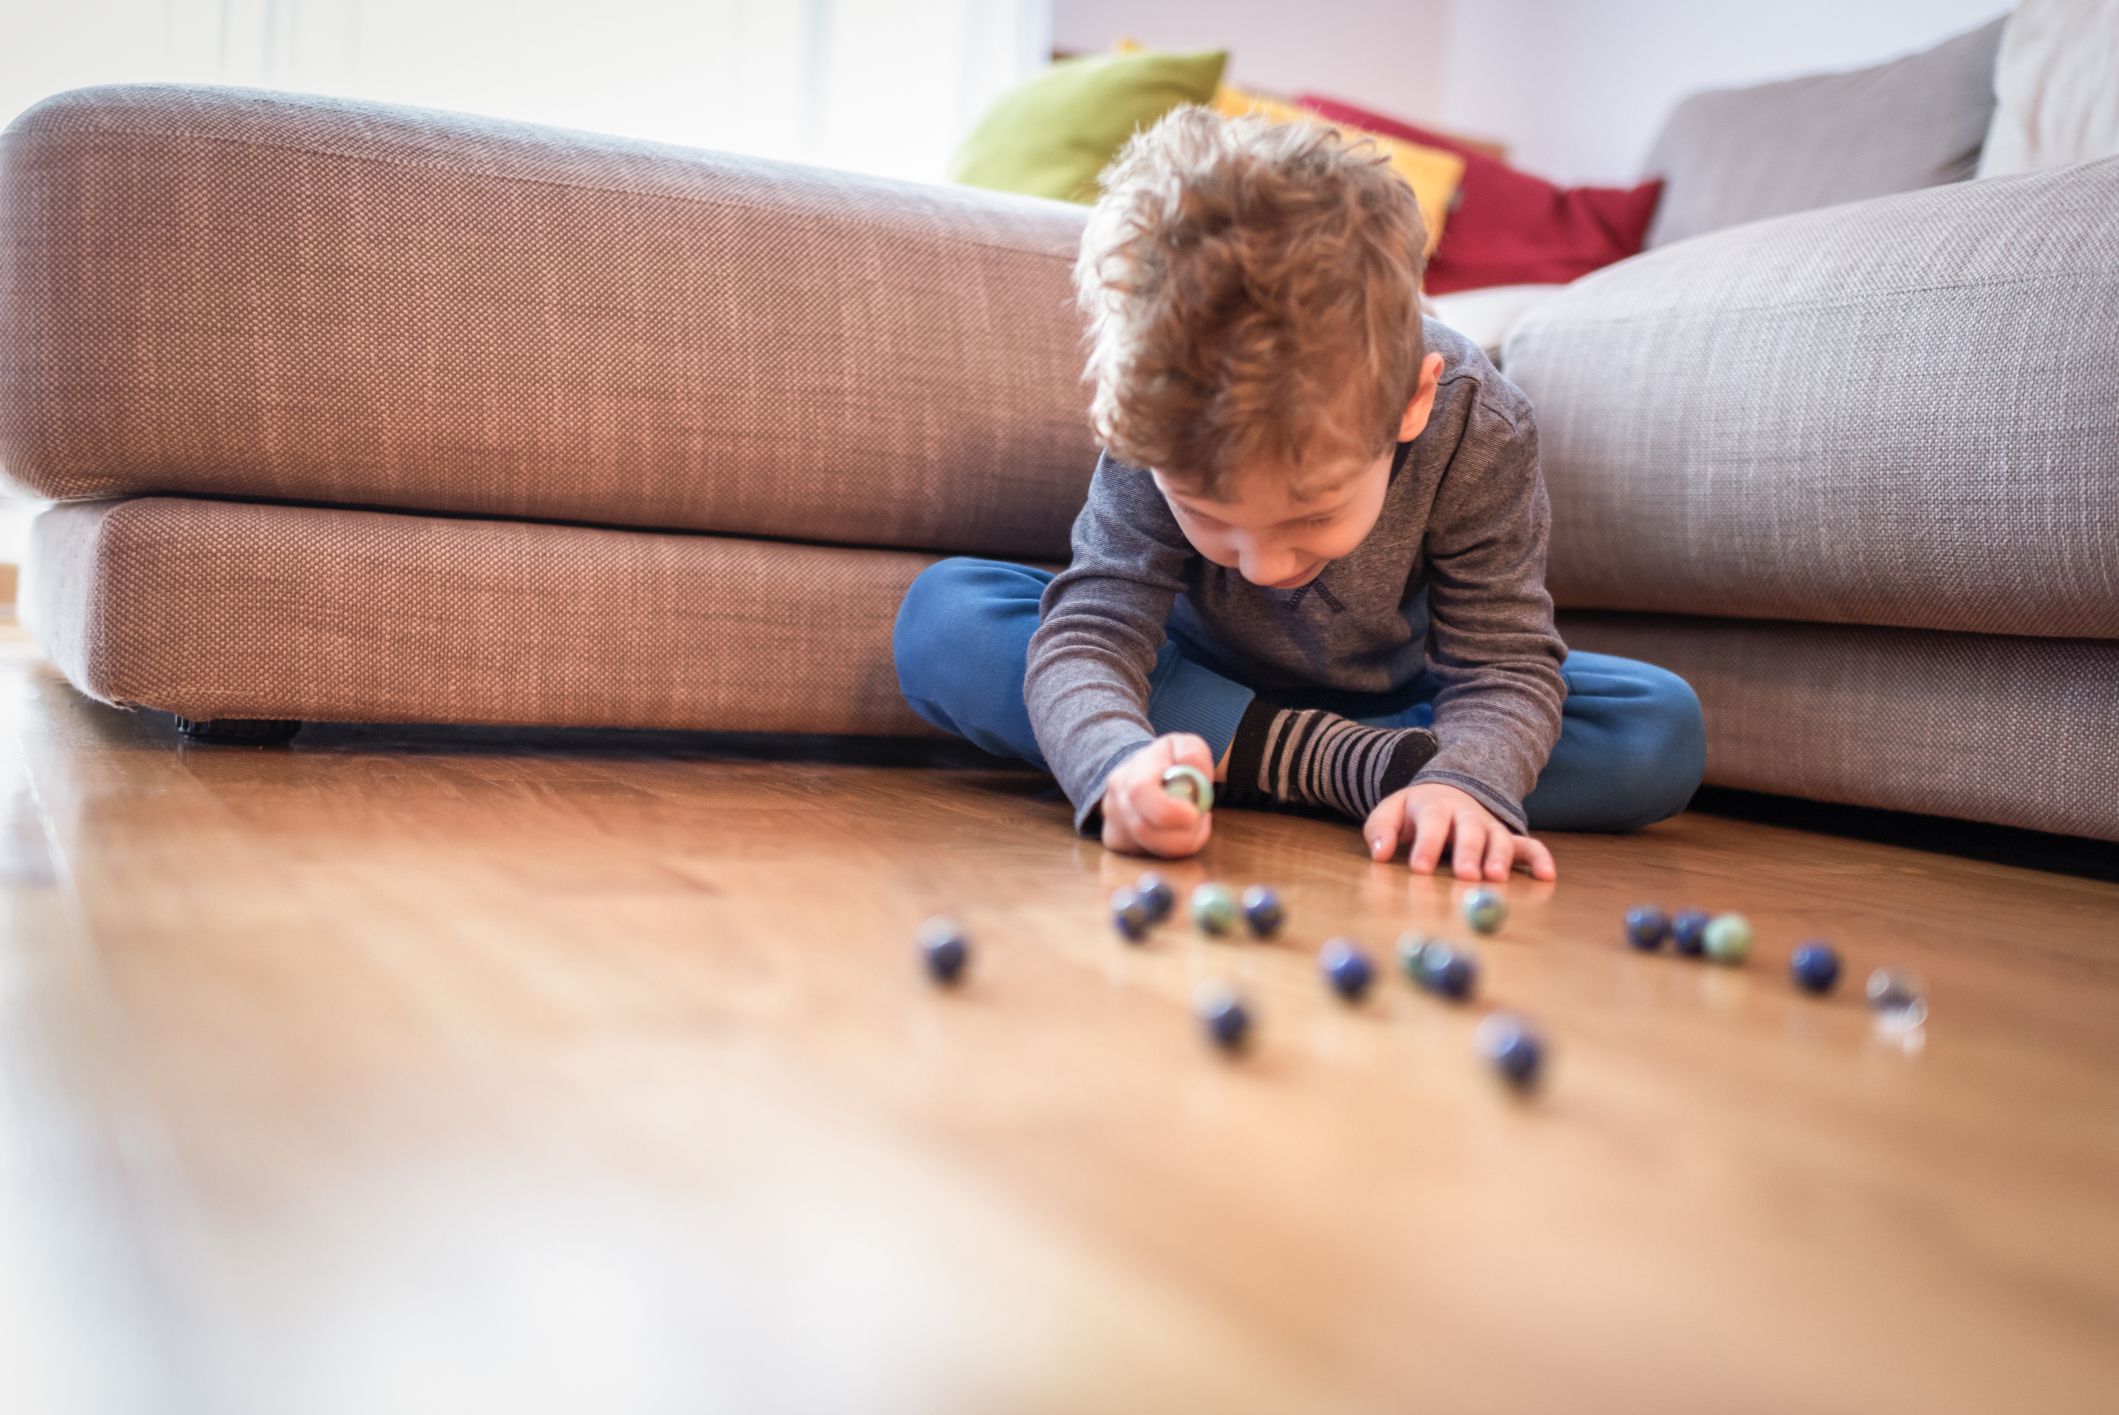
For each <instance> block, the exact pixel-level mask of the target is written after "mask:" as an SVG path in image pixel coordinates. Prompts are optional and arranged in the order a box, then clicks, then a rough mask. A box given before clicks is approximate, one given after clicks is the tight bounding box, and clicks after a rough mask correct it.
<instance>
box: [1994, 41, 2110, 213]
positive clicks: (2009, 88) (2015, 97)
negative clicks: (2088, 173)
mask: <svg viewBox="0 0 2119 1415" xmlns="http://www.w3.org/2000/svg"><path fill="white" fill-rule="evenodd" d="M1994 95H1995V105H1994V121H1993V123H1992V124H1991V125H1990V126H1989V127H1988V128H1987V140H1986V146H1985V147H1984V148H1982V149H1981V150H1980V154H1979V175H1980V176H1982V177H2006V176H2009V175H2010V174H2012V173H2016V172H2035V171H2037V170H2038V169H2039V168H2041V167H2065V166H2067V165H2068V164H2069V163H2071V162H2092V161H2095V160H2096V159H2097V158H2100V157H2113V156H2119V4H2114V3H2113V0H2023V3H2022V4H2020V5H2018V6H2017V7H2016V9H2015V12H2014V13H2012V14H2011V15H2010V16H2009V22H2008V28H2007V29H2006V30H2005V31H2003V33H2002V36H2001V57H2000V59H1999V60H1998V61H1997V63H1996V65H1995V70H1994Z"/></svg>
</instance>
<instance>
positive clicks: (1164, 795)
mask: <svg viewBox="0 0 2119 1415" xmlns="http://www.w3.org/2000/svg"><path fill="white" fill-rule="evenodd" d="M1173 766H1189V767H1195V768H1197V769H1198V770H1200V771H1202V772H1204V773H1205V774H1206V776H1207V779H1208V780H1209V781H1211V780H1213V779H1214V754H1213V753H1212V752H1211V751H1209V750H1208V748H1207V744H1206V740H1205V739H1204V738H1201V737H1195V736H1193V735H1192V734H1191V733H1189V732H1173V733H1170V734H1169V735H1167V736H1163V737H1158V738H1156V739H1155V740H1154V741H1153V742H1150V743H1149V744H1148V745H1147V746H1145V747H1142V748H1141V749H1140V750H1139V751H1137V752H1135V753H1134V754H1133V755H1132V756H1130V757H1127V758H1126V759H1125V760H1124V761H1122V762H1120V763H1119V764H1118V766H1117V767H1116V768H1114V769H1113V770H1112V772H1111V776H1110V778H1109V779H1108V780H1107V781H1105V783H1104V795H1103V799H1102V801H1101V802H1100V803H1099V804H1100V806H1101V808H1102V810H1103V817H1104V848H1105V849H1107V850H1117V851H1119V852H1121V853H1122V854H1127V855H1161V856H1163V857H1164V858H1165V859H1175V858H1178V857H1179V856H1184V855H1196V854H1198V853H1199V851H1200V849H1201V848H1202V847H1203V846H1205V845H1206V843H1207V836H1208V835H1209V834H1211V833H1212V831H1213V826H1214V815H1213V813H1212V812H1211V811H1202V810H1200V809H1199V808H1198V807H1197V806H1195V805H1193V804H1192V802H1191V800H1190V799H1189V798H1187V797H1185V796H1181V795H1180V796H1172V795H1171V794H1170V793H1169V792H1167V791H1165V790H1164V789H1163V779H1162V777H1163V772H1165V771H1167V770H1168V769H1169V768H1171V767H1173Z"/></svg>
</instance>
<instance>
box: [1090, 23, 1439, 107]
mask: <svg viewBox="0 0 2119 1415" xmlns="http://www.w3.org/2000/svg"><path fill="white" fill-rule="evenodd" d="M1452 8H1453V0H1052V42H1053V44H1054V46H1055V47H1057V48H1060V49H1068V50H1099V49H1109V48H1110V47H1111V45H1112V42H1113V41H1114V40H1116V39H1118V38H1119V37H1120V36H1121V35H1128V36H1131V37H1132V38H1134V39H1137V40H1139V41H1140V42H1141V43H1143V44H1146V45H1149V46H1150V47H1152V48H1156V49H1226V50H1228V51H1229V67H1228V71H1227V73H1226V75H1225V78H1226V80H1227V81H1228V82H1229V83H1233V84H1236V85H1238V86H1244V85H1249V86H1252V87H1255V88H1261V89H1265V90H1267V91H1268V92H1272V93H1287V94H1295V93H1301V92H1305V91H1310V92H1317V93H1330V94H1333V95H1335V96H1337V97H1342V98H1347V99H1351V100H1353V101H1355V102H1365V103H1368V104H1370V105H1372V106H1374V107H1376V108H1378V109H1380V110H1383V111H1387V112H1391V113H1396V114H1399V115H1402V116H1404V117H1407V118H1414V119H1418V118H1419V117H1421V116H1422V115H1423V114H1425V115H1426V116H1428V117H1430V118H1432V117H1436V116H1438V115H1439V110H1438V109H1435V108H1433V107H1432V106H1431V105H1430V101H1429V100H1430V99H1431V97H1432V96H1433V95H1434V94H1436V93H1437V92H1438V91H1439V87H1440V84H1441V82H1442V80H1443V74H1444V68H1445V65H1444V55H1445V52H1446V50H1447V48H1448V41H1449V31H1450V23H1451V10H1452Z"/></svg>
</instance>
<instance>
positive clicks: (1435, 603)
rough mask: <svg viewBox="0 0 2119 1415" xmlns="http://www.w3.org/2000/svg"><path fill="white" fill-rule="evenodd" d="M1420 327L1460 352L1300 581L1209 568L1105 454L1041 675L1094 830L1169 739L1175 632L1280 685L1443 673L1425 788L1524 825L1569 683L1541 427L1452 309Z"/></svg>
mask: <svg viewBox="0 0 2119 1415" xmlns="http://www.w3.org/2000/svg"><path fill="white" fill-rule="evenodd" d="M1421 326H1422V329H1423V331H1424V333H1425V336H1426V340H1427V348H1428V351H1429V352H1431V353H1439V354H1441V355H1442V359H1443V367H1442V375H1441V383H1440V386H1439V387H1438V388H1437V390H1436V393H1435V403H1434V407H1433V409H1432V410H1431V412H1430V413H1429V416H1428V422H1427V426H1426V427H1425V428H1424V429H1423V430H1422V431H1421V433H1420V435H1419V436H1418V437H1416V438H1414V439H1413V440H1412V441H1411V442H1402V443H1399V444H1398V447H1397V451H1396V454H1395V455H1394V457H1393V459H1392V463H1391V473H1390V487H1389V489H1388V491H1387V492H1386V493H1385V496H1384V503H1383V513H1382V515H1381V516H1379V517H1378V518H1377V521H1376V526H1375V529H1374V530H1372V531H1370V532H1369V535H1368V537H1367V539H1365V540H1363V541H1362V542H1361V544H1360V545H1358V546H1356V547H1355V548H1354V550H1353V551H1352V552H1351V553H1349V554H1347V555H1345V556H1342V557H1341V558H1339V559H1337V560H1334V561H1333V562H1331V563H1330V564H1329V565H1327V566H1326V567H1325V568H1324V570H1323V572H1322V573H1321V574H1320V575H1319V576H1318V577H1317V578H1316V579H1314V580H1312V581H1311V582H1310V583H1309V584H1307V585H1304V586H1302V587H1300V588H1298V589H1294V590H1272V589H1265V588H1263V587H1261V586H1258V585H1254V584H1252V583H1251V582H1250V581H1248V580H1246V579H1244V578H1243V576H1242V575H1241V574H1239V573H1238V572H1236V571H1235V570H1231V569H1225V568H1223V567H1222V566H1219V565H1216V564H1214V563H1213V562H1212V561H1210V560H1208V559H1206V558H1205V557H1204V556H1202V555H1200V554H1199V552H1198V551H1196V550H1194V549H1193V548H1192V544H1191V542H1190V541H1188V540H1186V539H1185V535H1184V532H1183V531H1182V530H1180V529H1179V528H1178V525H1177V520H1176V518H1175V517H1174V516H1173V515H1172V514H1171V512H1170V508H1169V504H1168V503H1167V502H1165V501H1164V500H1163V496H1162V493H1161V492H1160V491H1158V490H1156V487H1155V482H1154V480H1153V478H1152V477H1150V475H1149V474H1148V472H1147V471H1146V470H1145V469H1144V468H1140V467H1132V466H1128V465H1127V464H1125V463H1123V462H1120V461H1117V460H1116V459H1114V458H1113V457H1112V456H1111V455H1110V454H1109V453H1108V452H1107V453H1105V454H1104V455H1103V456H1101V457H1099V458H1098V460H1097V464H1096V474H1095V477H1094V479H1093V480H1092V481H1091V483H1090V487H1089V498H1088V502H1087V504H1085V505H1084V506H1083V507H1082V511H1081V514H1080V516H1078V517H1077V518H1076V519H1075V522H1074V538H1073V539H1074V558H1073V561H1072V563H1071V564H1069V566H1068V567H1067V569H1066V570H1064V571H1062V572H1061V573H1060V574H1059V575H1058V576H1057V577H1056V578H1055V579H1054V580H1053V581H1052V583H1051V584H1050V585H1048V586H1047V587H1046V589H1045V593H1044V596H1043V598H1042V600H1041V602H1040V605H1039V612H1040V620H1041V622H1040V623H1039V625H1038V628H1037V632H1036V633H1035V634H1034V635H1032V636H1031V640H1030V658H1029V666H1028V672H1027V674H1026V676H1025V679H1024V684H1023V691H1024V696H1025V698H1026V700H1027V705H1028V707H1029V710H1030V725H1031V729H1032V731H1033V732H1035V733H1036V736H1037V742H1038V747H1039V749H1040V750H1041V751H1042V752H1043V753H1044V756H1045V761H1046V763H1047V765H1049V766H1050V767H1051V769H1052V771H1053V774H1054V775H1055V776H1057V777H1058V778H1059V783H1060V786H1061V788H1062V789H1063V790H1065V791H1066V793H1067V798H1068V799H1069V800H1070V801H1072V802H1073V803H1074V807H1075V824H1076V826H1077V827H1078V828H1080V829H1082V830H1085V831H1086V830H1089V829H1090V828H1091V827H1092V824H1093V821H1094V817H1095V814H1096V807H1097V804H1098V802H1099V801H1101V799H1102V798H1103V790H1104V782H1105V781H1106V779H1107V778H1109V776H1110V775H1111V772H1112V769H1113V768H1115V767H1116V766H1118V764H1119V763H1120V762H1122V761H1124V760H1125V759H1126V758H1127V757H1128V756H1130V755H1132V754H1133V753H1134V752H1136V751H1138V750H1139V749H1140V748H1141V747H1143V746H1145V745H1147V744H1148V743H1149V742H1151V741H1153V740H1154V737H1155V729H1154V728H1153V727H1152V726H1150V725H1149V722H1148V716H1147V712H1146V704H1147V700H1148V677H1149V674H1150V673H1151V672H1152V671H1153V669H1154V666H1155V656H1156V652H1157V651H1158V650H1159V649H1160V648H1161V646H1162V642H1163V637H1164V634H1165V630H1166V628H1167V632H1168V634H1169V636H1170V637H1171V638H1172V639H1173V640H1175V641H1176V643H1177V645H1178V647H1179V648H1180V650H1181V651H1182V652H1184V653H1185V654H1186V656H1188V657H1190V658H1192V659H1194V660H1196V661H1197V662H1200V663H1202V664H1204V665H1206V666H1207V667H1209V668H1211V669H1213V670H1214V671H1216V672H1218V673H1220V674H1222V675H1223V676H1225V677H1228V678H1233V679H1235V680H1237V681H1238V682H1241V683H1244V684H1247V685H1249V686H1250V687H1252V688H1254V689H1257V690H1259V691H1260V692H1262V693H1266V694H1272V695H1278V694H1290V693H1298V692H1300V691H1301V690H1304V689H1324V690H1329V691H1337V692H1349V693H1367V694H1380V695H1391V694H1409V693H1411V692H1414V691H1419V689H1417V688H1416V681H1417V680H1419V679H1420V678H1421V676H1422V674H1423V673H1431V674H1432V675H1433V680H1434V684H1435V685H1436V686H1437V687H1438V691H1437V692H1436V694H1435V697H1434V706H1435V720H1434V732H1435V736H1436V738H1437V739H1438V740H1439V741H1440V743H1441V750H1440V751H1439V752H1437V753H1436V755H1435V757H1434V758H1433V760H1431V761H1430V762H1429V763H1428V764H1427V766H1426V767H1424V768H1423V769H1422V770H1421V772H1420V774H1419V776H1418V778H1417V780H1419V781H1441V782H1447V783H1449V784H1450V785H1452V786H1455V787H1458V788H1460V789H1461V790H1464V791H1467V792H1469V793H1470V794H1471V795H1473V796H1475V797H1477V798H1478V799H1479V800H1480V801H1481V802H1482V803H1484V804H1485V806H1486V807H1487V809H1489V810H1491V811H1492V812H1493V813H1494V814H1495V815H1497V816H1499V817H1500V818H1501V819H1502V820H1504V821H1506V822H1507V823H1508V824H1509V825H1510V826H1511V827H1513V828H1514V829H1516V830H1519V831H1520V830H1522V829H1524V828H1525V822H1524V817H1523V798H1524V796H1526V795H1527V794H1529V791H1530V788H1531V786H1532V785H1533V784H1535V782H1536V781H1537V777H1538V772H1539V771H1540V770H1541V769H1542V768H1543V767H1544V765H1545V759H1546V757H1547V756H1548V755H1550V753H1551V752H1552V746H1553V743H1554V742H1555V741H1556V740H1557V739H1558V737H1559V734H1560V703H1561V699H1562V697H1563V696H1564V694H1565V692H1566V689H1565V686H1564V684H1563V683H1562V680H1561V678H1560V660H1561V659H1562V658H1563V657H1564V656H1565V654H1566V649H1565V647H1564V646H1563V645H1562V643H1561V642H1560V636H1559V633H1558V632H1557V631H1556V630H1555V629H1554V627H1553V618H1552V597H1551V596H1550V595H1549V594H1547V593H1546V590H1545V547H1546V535H1547V531H1548V528H1549V524H1550V519H1551V518H1550V512H1549V510H1548V507H1547V504H1546V498H1545V482H1544V478H1543V477H1542V476H1540V475H1539V472H1538V435H1537V428H1536V426H1535V424H1534V423H1533V422H1532V420H1531V408H1530V400H1529V399H1528V398H1526V397H1525V396H1524V395H1523V392H1522V390H1520V389H1518V388H1517V387H1516V386H1515V385H1514V384H1513V383H1510V382H1509V381H1508V380H1507V379H1506V378H1504V377H1502V376H1501V373H1500V371H1499V370H1497V369H1496V368H1495V367H1494V366H1493V364H1492V363H1491V362H1490V361H1489V360H1488V359H1487V357H1486V355H1485V354H1484V352H1482V351H1481V350H1480V348H1479V347H1478V346H1477V345H1476V344H1474V343H1473V342H1472V341H1471V340H1469V339H1467V338H1465V337H1464V336H1463V335H1462V334H1459V333H1458V332H1457V331H1456V330H1454V329H1451V328H1450V327H1449V326H1448V325H1446V324H1443V323H1441V322H1440V321H1438V320H1434V319H1423V320H1422V322H1421Z"/></svg>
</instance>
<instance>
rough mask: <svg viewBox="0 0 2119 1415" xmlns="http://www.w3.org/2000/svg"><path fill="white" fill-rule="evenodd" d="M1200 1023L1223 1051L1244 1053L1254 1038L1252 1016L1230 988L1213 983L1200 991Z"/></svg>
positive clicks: (1209, 1037) (1209, 1038)
mask: <svg viewBox="0 0 2119 1415" xmlns="http://www.w3.org/2000/svg"><path fill="white" fill-rule="evenodd" d="M1198 1010H1199V1023H1200V1025H1201V1026H1202V1027H1204V1028H1205V1029H1206V1032H1207V1039H1208V1040H1209V1041H1211V1042H1213V1043H1214V1045H1216V1046H1218V1047H1220V1048H1221V1049H1222V1050H1223V1051H1238V1050H1241V1049H1242V1047H1243V1045H1244V1043H1245V1041H1246V1040H1248V1039H1249V1037H1250V1035H1251V1013H1250V1010H1249V1009H1248V1008H1246V1007H1245V1006H1244V1005H1243V999H1242V998H1240V997H1238V996H1237V995H1236V994H1235V993H1234V992H1233V991H1231V990H1230V989H1229V988H1227V987H1224V986H1222V985H1220V984H1215V983H1210V984H1208V985H1207V986H1205V987H1203V988H1201V989H1200V991H1199V1000H1198Z"/></svg>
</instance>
